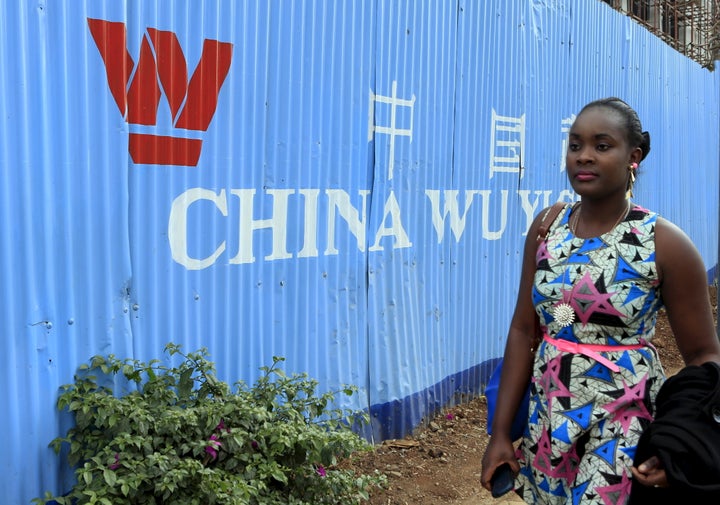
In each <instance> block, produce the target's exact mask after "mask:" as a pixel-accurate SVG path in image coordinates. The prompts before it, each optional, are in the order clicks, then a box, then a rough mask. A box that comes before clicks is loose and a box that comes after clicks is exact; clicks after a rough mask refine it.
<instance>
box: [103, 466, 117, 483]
mask: <svg viewBox="0 0 720 505" xmlns="http://www.w3.org/2000/svg"><path fill="white" fill-rule="evenodd" d="M103 478H104V479H105V482H106V483H107V485H108V486H110V487H114V486H115V483H116V482H117V474H116V473H115V472H114V471H113V470H110V469H109V468H106V469H105V470H103Z"/></svg>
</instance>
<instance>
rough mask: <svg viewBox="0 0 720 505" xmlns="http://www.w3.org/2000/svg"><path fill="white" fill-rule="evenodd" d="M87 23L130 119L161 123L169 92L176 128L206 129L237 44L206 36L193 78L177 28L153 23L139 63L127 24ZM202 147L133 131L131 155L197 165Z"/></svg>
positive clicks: (157, 161)
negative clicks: (131, 49)
mask: <svg viewBox="0 0 720 505" xmlns="http://www.w3.org/2000/svg"><path fill="white" fill-rule="evenodd" d="M88 25H89V27H90V33H91V34H92V37H93V39H94V40H95V44H96V45H97V47H98V50H99V51H100V56H101V57H102V59H103V63H104V64H105V70H106V73H107V80H108V85H109V86H110V92H111V93H112V96H113V98H114V99H115V103H116V104H117V106H118V109H120V113H121V114H122V115H123V117H124V118H125V120H126V121H127V122H128V123H129V124H135V125H143V126H154V125H156V121H157V111H158V106H159V104H160V97H161V96H162V94H163V93H164V94H165V97H166V99H167V101H168V105H169V106H170V112H171V114H172V126H173V128H177V129H182V130H186V133H188V132H195V134H196V135H197V132H204V131H207V129H208V126H210V121H212V117H213V115H214V114H215V109H216V108H217V102H218V95H219V93H220V88H222V85H223V82H224V81H225V77H227V74H228V71H229V70H230V61H231V60H232V44H230V43H227V42H219V41H217V40H209V39H205V41H204V42H203V48H202V55H201V57H200V61H199V63H198V65H197V67H196V68H195V71H194V72H193V75H192V77H191V78H190V81H189V82H188V70H187V63H186V61H185V54H184V53H183V50H182V48H181V47H180V43H179V42H178V39H177V36H176V35H175V34H174V33H173V32H168V31H161V30H156V29H154V28H148V29H147V33H146V34H145V36H144V37H143V40H142V44H141V47H140V57H139V59H138V63H137V65H135V62H134V61H133V59H132V57H131V56H130V53H129V52H128V50H127V30H126V28H125V24H124V23H117V22H110V21H105V20H102V19H90V18H88ZM201 148H202V139H199V138H187V137H184V136H182V135H181V136H163V135H151V134H146V133H132V132H131V133H130V144H129V151H130V157H131V158H132V160H133V161H134V162H135V163H138V164H147V165H180V166H196V165H197V163H198V159H199V158H200V150H201Z"/></svg>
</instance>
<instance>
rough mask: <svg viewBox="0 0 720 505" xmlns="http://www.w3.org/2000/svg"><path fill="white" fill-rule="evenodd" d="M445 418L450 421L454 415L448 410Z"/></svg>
mask: <svg viewBox="0 0 720 505" xmlns="http://www.w3.org/2000/svg"><path fill="white" fill-rule="evenodd" d="M445 419H447V420H449V421H452V420H453V419H455V416H454V415H452V413H451V412H448V413H447V415H446V416H445Z"/></svg>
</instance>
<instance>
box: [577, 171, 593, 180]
mask: <svg viewBox="0 0 720 505" xmlns="http://www.w3.org/2000/svg"><path fill="white" fill-rule="evenodd" d="M595 178H597V175H596V174H594V173H593V172H578V173H576V174H575V179H577V180H578V181H591V180H593V179H595Z"/></svg>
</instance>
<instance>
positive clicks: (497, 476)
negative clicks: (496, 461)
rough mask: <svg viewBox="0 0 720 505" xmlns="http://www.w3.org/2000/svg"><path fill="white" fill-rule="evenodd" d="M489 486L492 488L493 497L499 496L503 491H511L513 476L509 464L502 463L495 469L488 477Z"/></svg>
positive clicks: (513, 481)
mask: <svg viewBox="0 0 720 505" xmlns="http://www.w3.org/2000/svg"><path fill="white" fill-rule="evenodd" d="M490 486H491V488H492V491H491V492H492V496H493V498H499V497H500V496H502V495H504V494H505V493H507V492H509V491H512V490H513V487H514V486H515V477H514V476H513V473H512V470H511V469H510V465H509V464H507V463H503V464H502V465H500V466H499V467H497V468H496V469H495V473H493V476H492V478H491V479H490Z"/></svg>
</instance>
